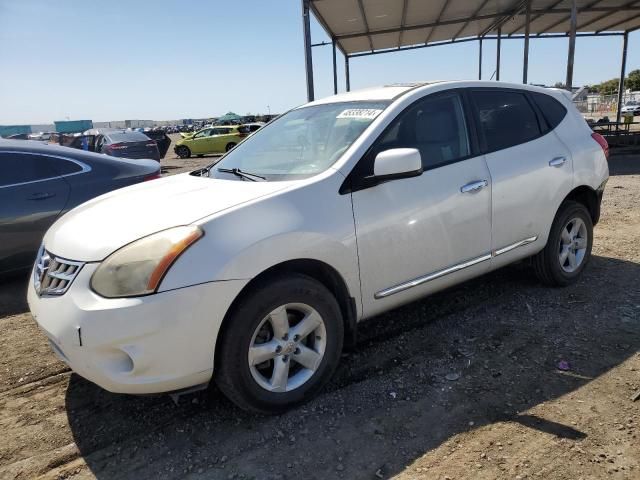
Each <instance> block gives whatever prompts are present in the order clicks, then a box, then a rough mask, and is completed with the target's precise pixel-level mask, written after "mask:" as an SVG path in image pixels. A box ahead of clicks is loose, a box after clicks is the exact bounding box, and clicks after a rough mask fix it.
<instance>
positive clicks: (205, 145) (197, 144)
mask: <svg viewBox="0 0 640 480" xmlns="http://www.w3.org/2000/svg"><path fill="white" fill-rule="evenodd" d="M212 134H213V129H212V128H207V129H205V130H200V131H199V132H198V133H196V134H195V135H194V136H193V140H192V141H191V142H189V148H190V149H191V153H193V154H196V155H198V154H204V153H208V152H210V151H211V142H212V139H213V137H212V136H211V135H212Z"/></svg>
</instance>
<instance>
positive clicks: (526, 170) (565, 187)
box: [471, 88, 573, 267]
mask: <svg viewBox="0 0 640 480" xmlns="http://www.w3.org/2000/svg"><path fill="white" fill-rule="evenodd" d="M471 97H472V100H473V105H474V117H475V123H476V125H477V126H478V131H479V136H480V142H481V148H482V149H483V151H484V152H485V156H486V159H487V165H488V166H489V171H490V173H491V178H492V181H493V189H492V201H491V210H492V218H493V222H492V225H493V226H492V234H491V237H492V242H491V247H492V251H493V253H494V259H493V264H494V265H493V266H494V267H496V266H500V265H504V264H506V263H510V262H512V261H514V260H516V259H518V258H523V257H526V256H528V255H530V254H532V253H535V251H538V250H540V248H541V246H543V245H544V244H545V243H546V239H547V236H548V233H549V228H550V224H551V222H552V221H553V217H554V215H555V212H556V209H557V207H558V205H559V204H560V202H561V201H562V199H563V198H564V196H566V195H567V194H568V193H569V192H570V191H571V188H572V185H573V167H572V158H571V153H570V151H569V150H568V149H567V147H566V146H565V145H564V144H563V143H562V142H561V141H560V140H559V139H558V137H557V136H556V134H555V133H554V132H553V131H552V130H549V129H548V128H547V126H546V124H545V121H544V119H543V118H542V116H541V115H539V114H538V112H537V110H536V107H535V106H534V104H533V102H532V100H531V98H530V96H529V95H528V94H527V92H526V91H524V90H515V89H513V90H510V89H500V88H485V89H474V90H472V91H471Z"/></svg>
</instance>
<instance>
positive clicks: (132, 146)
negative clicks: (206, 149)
mask: <svg viewBox="0 0 640 480" xmlns="http://www.w3.org/2000/svg"><path fill="white" fill-rule="evenodd" d="M84 136H87V137H89V138H88V139H87V140H88V143H89V145H90V146H89V151H92V152H96V153H104V154H106V155H111V156H112V157H120V158H131V159H142V158H150V159H153V160H157V161H158V162H159V161H160V151H159V149H158V145H157V143H156V141H155V140H152V139H151V138H149V137H148V136H147V135H146V134H144V133H142V132H138V131H135V130H115V129H95V128H94V129H91V130H87V131H86V132H84ZM91 137H93V138H91ZM78 145H80V147H78ZM69 146H71V147H74V148H82V149H84V140H83V139H82V138H79V139H78V140H74V141H73V142H72V143H71V144H70V145H69ZM167 148H168V146H167Z"/></svg>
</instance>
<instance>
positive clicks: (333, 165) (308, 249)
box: [28, 81, 608, 412]
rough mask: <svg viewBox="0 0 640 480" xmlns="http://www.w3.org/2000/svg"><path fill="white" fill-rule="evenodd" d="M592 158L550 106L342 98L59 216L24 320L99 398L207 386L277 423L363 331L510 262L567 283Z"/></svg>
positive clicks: (588, 199)
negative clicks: (97, 389) (196, 166)
mask: <svg viewBox="0 0 640 480" xmlns="http://www.w3.org/2000/svg"><path fill="white" fill-rule="evenodd" d="M607 151H608V147H607V144H606V141H604V139H602V137H600V136H599V135H597V134H594V133H592V132H591V130H590V129H589V127H588V125H587V124H586V122H585V121H584V119H583V118H582V117H581V116H580V114H579V113H578V111H577V110H576V109H575V108H574V107H573V105H572V103H571V101H570V100H569V99H568V98H567V97H566V95H565V94H564V93H562V92H561V91H558V90H545V89H541V88H536V87H532V86H524V85H511V84H506V83H496V82H476V81H470V82H434V83H430V84H414V85H406V86H400V85H395V86H388V87H382V88H375V89H369V90H363V91H358V92H351V93H345V94H340V95H337V96H333V97H329V98H326V99H323V100H318V101H315V102H312V103H309V104H307V105H303V106H301V107H299V108H295V109H293V110H291V111H289V112H288V113H286V114H284V115H282V116H281V117H280V118H278V119H276V120H274V121H273V122H271V123H270V124H268V125H266V126H265V127H263V128H261V129H260V130H259V131H258V132H256V133H255V134H254V135H252V136H251V137H250V138H248V139H247V140H246V141H244V142H243V143H241V144H239V145H238V146H237V147H236V148H234V149H233V150H232V151H230V152H229V153H227V154H226V155H225V156H224V157H223V158H222V159H221V160H220V161H219V162H218V163H216V164H215V165H212V166H210V167H208V168H205V169H202V170H199V171H196V172H192V173H190V174H183V175H176V176H172V177H168V178H164V179H160V180H156V181H153V182H146V183H143V184H140V185H136V186H132V187H127V188H125V189H122V190H118V191H115V192H112V193H109V194H106V195H103V196H101V197H98V198H96V199H94V200H91V201H89V202H87V203H85V204H83V205H81V206H80V207H78V208H76V209H74V210H72V211H71V212H69V213H67V214H66V215H65V216H64V217H62V218H60V219H59V220H58V221H57V222H56V223H55V224H54V225H53V226H52V227H51V228H50V230H49V231H48V233H47V234H46V236H45V238H44V244H43V246H42V249H41V251H40V254H39V256H38V258H37V261H36V264H35V266H34V269H33V281H32V282H31V284H30V286H29V291H28V299H29V305H30V308H31V311H32V312H33V315H34V317H35V319H36V321H37V322H38V324H39V325H40V327H41V328H42V330H43V331H44V333H45V334H46V336H47V337H48V338H49V339H50V341H51V345H52V347H53V349H54V350H55V351H56V352H57V354H58V355H59V356H60V357H61V358H62V359H63V360H64V361H65V362H67V363H68V364H69V365H70V367H71V368H72V369H73V370H75V371H76V372H77V373H79V374H80V375H82V376H83V377H85V378H87V379H89V380H91V381H93V382H95V383H96V384H98V385H100V386H102V387H103V388H105V389H107V390H110V391H112V392H124V393H139V394H142V393H153V392H165V391H172V390H178V389H185V388H187V387H195V386H200V385H203V384H207V383H208V382H209V381H210V380H212V379H213V380H215V381H216V382H217V384H218V385H219V387H220V389H221V390H222V391H223V392H224V393H225V394H226V395H227V396H228V397H229V398H230V399H231V400H233V401H234V402H235V403H236V404H238V405H239V406H240V407H242V408H245V409H249V410H252V411H257V412H277V411H281V410H283V409H285V408H288V407H290V406H292V405H295V404H297V403H300V402H302V401H304V400H306V399H308V398H310V396H311V395H312V394H313V393H315V392H317V391H318V389H319V388H320V387H322V385H323V384H324V383H325V382H326V381H327V380H328V379H329V377H330V376H331V374H332V372H333V371H334V369H335V368H336V365H337V364H338V361H339V358H340V353H341V351H342V347H343V344H344V343H345V342H353V341H354V338H355V334H356V328H366V326H363V325H362V324H361V322H362V321H363V320H365V319H367V318H370V317H372V316H374V315H378V314H380V313H382V312H384V311H386V310H389V309H392V308H395V307H397V306H399V305H403V304H406V303H408V302H411V301H413V300H416V299H418V298H421V297H424V296H425V295H428V294H430V293H433V292H435V291H438V290H442V289H443V288H446V287H449V286H452V285H455V284H458V283H460V282H463V281H465V280H468V279H470V278H472V277H476V276H478V275H482V274H484V273H487V272H489V271H490V270H495V269H497V268H500V267H502V266H504V265H507V264H510V263H513V262H515V261H518V260H522V259H526V258H529V259H530V260H531V263H532V265H533V268H534V270H535V272H536V273H537V274H538V276H539V278H540V279H541V280H542V281H543V282H544V283H546V284H548V285H568V284H570V283H572V282H574V281H575V280H576V279H577V278H578V276H579V275H580V274H581V272H582V271H583V269H584V268H585V265H586V264H587V262H588V260H589V257H590V253H591V246H592V241H593V225H594V224H595V223H596V222H597V221H598V218H599V213H600V202H601V199H602V193H603V189H604V186H605V183H606V181H607V178H608V168H607V153H608V152H607ZM488 327H489V328H490V326H488Z"/></svg>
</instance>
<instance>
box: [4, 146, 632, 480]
mask: <svg viewBox="0 0 640 480" xmlns="http://www.w3.org/2000/svg"><path fill="white" fill-rule="evenodd" d="M171 156H172V151H171V152H170V154H169V157H171ZM212 160H213V158H204V159H192V160H189V161H187V162H185V161H182V160H176V159H172V158H167V159H165V160H163V162H162V163H163V166H164V167H165V171H166V172H167V173H175V172H179V171H183V170H188V169H192V168H195V167H197V166H199V165H204V164H207V163H209V162H211V161H212ZM610 165H611V169H612V177H611V179H610V181H609V184H608V186H607V191H606V193H605V200H604V204H603V215H602V220H601V223H600V224H599V225H598V226H597V228H596V236H595V242H594V250H593V254H594V256H593V259H592V262H591V264H590V266H589V267H588V268H587V270H586V271H585V274H584V275H583V277H582V279H581V280H580V282H579V283H578V284H576V285H574V286H571V287H568V288H564V289H549V288H545V287H542V286H541V285H539V284H538V283H537V282H536V281H535V280H534V279H533V277H532V275H531V272H530V270H529V268H528V267H527V266H526V265H524V264H519V265H514V266H511V267H507V268H504V269H502V270H499V271H497V272H494V273H492V274H490V275H487V276H485V277H482V278H480V279H477V280H474V281H471V282H468V283H465V284H463V285H461V286H459V287H456V288H453V289H450V290H447V291H445V292H442V293H439V294H436V295H434V296H432V297H429V298H426V299H424V300H422V301H419V302H416V303H413V304H411V305H408V306H405V307H403V308H400V309H398V310H395V311H393V312H390V313H388V314H385V315H382V316H379V317H377V318H375V319H372V320H370V321H369V322H368V323H367V324H366V326H365V328H362V329H361V337H360V341H359V344H358V346H357V348H356V350H355V351H354V352H350V353H348V354H345V355H344V356H343V359H342V363H341V365H340V367H339V369H338V372H337V374H336V376H335V378H334V380H333V381H332V382H331V384H330V385H329V386H328V387H327V388H325V390H324V391H323V392H322V394H321V395H319V396H318V397H317V398H315V399H314V400H312V401H311V402H309V403H308V404H306V405H304V406H302V407H300V408H298V409H295V410H293V411H291V412H289V413H287V414H285V415H282V416H279V417H259V416H252V415H248V414H246V413H244V412H242V411H239V410H238V409H237V408H235V407H234V406H233V405H231V404H230V403H229V402H227V401H226V400H225V399H224V398H223V397H222V396H221V395H220V394H219V393H218V392H216V391H212V392H206V393H205V392H200V393H196V394H191V395H186V396H183V397H181V399H180V402H179V404H178V405H176V404H174V403H173V402H172V400H171V399H170V398H169V397H168V396H165V395H161V396H146V397H134V396H126V395H116V394H111V393H108V392H106V391H104V390H101V389H100V388H98V387H96V386H94V385H92V384H91V383H89V382H87V381H85V380H83V379H82V378H80V377H78V376H77V375H75V374H72V373H70V372H69V370H68V368H67V367H66V366H65V365H64V364H62V363H60V362H59V361H57V360H56V358H55V357H54V356H53V354H52V353H51V352H50V350H49V347H48V345H47V343H46V341H45V338H44V336H43V335H42V334H40V332H39V331H38V329H37V327H36V326H35V324H34V322H33V320H32V318H31V316H30V315H29V313H28V312H27V309H26V304H25V300H24V289H25V284H26V282H27V279H26V278H25V277H16V278H12V279H8V280H5V281H4V282H3V283H2V284H0V345H1V346H2V347H1V348H2V355H1V356H0V434H1V435H0V478H3V479H4V478H16V479H27V478H47V479H53V478H74V479H75V478H78V479H80V478H98V479H113V478H118V479H161V478H190V479H204V478H214V479H217V478H224V479H300V478H305V479H327V478H344V479H374V480H375V479H377V478H392V477H393V478H400V479H417V478H420V479H429V480H431V479H447V478H448V479H463V478H468V479H495V478H499V479H503V478H504V479H524V478H540V479H566V480H569V479H571V480H576V479H580V478H582V479H584V480H586V479H602V478H611V479H639V478H640V415H639V411H640V400H639V401H636V402H634V401H633V400H632V399H631V397H632V395H634V394H635V393H636V392H638V391H639V390H640V287H639V286H638V284H639V280H640V157H618V158H615V159H612V161H611V163H610ZM561 361H565V362H568V368H569V369H568V370H566V371H563V370H560V369H559V368H558V365H559V362H561Z"/></svg>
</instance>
